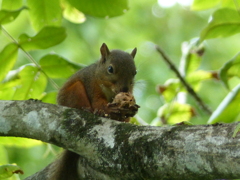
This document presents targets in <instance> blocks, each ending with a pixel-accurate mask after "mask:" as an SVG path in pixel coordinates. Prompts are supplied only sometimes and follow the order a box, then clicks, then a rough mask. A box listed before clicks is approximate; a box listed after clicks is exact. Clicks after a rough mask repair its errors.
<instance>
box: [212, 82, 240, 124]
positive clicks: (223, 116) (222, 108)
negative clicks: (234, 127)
mask: <svg viewBox="0 0 240 180" xmlns="http://www.w3.org/2000/svg"><path fill="white" fill-rule="evenodd" d="M239 102H240V84H239V85H238V86H236V87H235V88H234V89H233V90H232V91H231V92H229V93H228V95H227V96H226V97H225V98H224V100H223V101H222V102H221V103H220V105H219V106H218V107H217V109H216V110H215V111H214V112H213V114H212V115H211V117H210V118H209V120H208V124H214V123H217V122H225V123H230V122H234V121H235V120H236V118H237V117H238V115H239V109H240V103H239Z"/></svg>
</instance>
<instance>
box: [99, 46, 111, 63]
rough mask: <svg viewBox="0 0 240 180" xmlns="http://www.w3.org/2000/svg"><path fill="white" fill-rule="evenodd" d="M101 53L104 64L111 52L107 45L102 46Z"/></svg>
mask: <svg viewBox="0 0 240 180" xmlns="http://www.w3.org/2000/svg"><path fill="white" fill-rule="evenodd" d="M100 52H101V55H102V59H101V60H102V62H103V63H104V62H105V61H106V59H107V56H108V55H109V54H110V51H109V49H108V47H107V45H106V44H105V43H103V44H102V46H101V48H100Z"/></svg>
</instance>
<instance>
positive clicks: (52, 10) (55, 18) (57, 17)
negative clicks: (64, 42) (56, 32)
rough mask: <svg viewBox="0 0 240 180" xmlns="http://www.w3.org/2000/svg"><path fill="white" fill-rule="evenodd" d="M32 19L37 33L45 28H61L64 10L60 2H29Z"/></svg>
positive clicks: (56, 0) (52, 0)
mask: <svg viewBox="0 0 240 180" xmlns="http://www.w3.org/2000/svg"><path fill="white" fill-rule="evenodd" d="M27 4H28V7H29V9H30V10H29V13H30V19H31V22H32V24H33V27H34V29H35V30H36V31H39V30H40V29H42V28H43V27H44V26H60V25H61V22H62V10H61V7H60V4H59V0H50V1H49V0H40V1H39V0H28V1H27Z"/></svg>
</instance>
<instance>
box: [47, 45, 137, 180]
mask: <svg viewBox="0 0 240 180" xmlns="http://www.w3.org/2000/svg"><path fill="white" fill-rule="evenodd" d="M100 52H101V58H100V60H99V61H97V62H96V63H93V64H91V65H89V66H87V67H85V68H83V69H81V70H79V71H78V72H76V73H75V74H74V75H73V76H72V77H70V79H69V80H68V81H67V82H66V83H65V84H64V85H63V87H62V88H61V89H60V91H59V93H58V97H57V102H58V104H59V105H63V106H68V107H72V108H77V109H86V110H89V111H90V112H92V113H95V114H98V115H100V116H105V115H106V114H107V115H108V117H110V118H111V119H114V120H118V121H124V122H128V121H129V119H130V117H131V116H133V115H134V114H135V113H136V112H137V109H135V110H134V112H133V113H130V114H129V115H127V114H125V115H124V116H121V110H120V108H119V109H118V111H117V113H119V116H118V115H116V107H115V109H114V107H112V106H113V105H112V104H111V105H109V103H111V102H112V101H113V100H114V97H115V96H116V95H117V94H119V93H122V92H123V93H130V94H131V93H132V91H133V85H134V76H135V75H136V72H137V71H136V67H135V63H134V57H135V55H136V52H137V49H136V48H134V49H133V50H132V52H131V53H130V54H129V53H126V52H124V51H121V50H112V51H109V49H108V47H107V45H106V44H105V43H103V44H102V46H101V48H100ZM138 107H139V106H138ZM121 109H122V108H121ZM78 158H79V155H78V154H76V153H74V152H71V151H68V150H65V151H64V152H63V154H62V156H61V157H60V158H59V159H58V160H56V161H55V162H53V163H52V170H51V173H50V175H49V176H50V177H49V180H79V175H78V172H77V163H78Z"/></svg>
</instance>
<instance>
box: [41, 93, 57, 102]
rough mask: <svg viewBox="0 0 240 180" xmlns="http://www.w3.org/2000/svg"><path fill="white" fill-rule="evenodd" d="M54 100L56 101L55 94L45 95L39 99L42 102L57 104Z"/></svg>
mask: <svg viewBox="0 0 240 180" xmlns="http://www.w3.org/2000/svg"><path fill="white" fill-rule="evenodd" d="M56 100H57V92H49V93H46V94H45V95H44V96H43V97H42V99H41V101H42V102H45V103H50V104H57V102H56Z"/></svg>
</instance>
